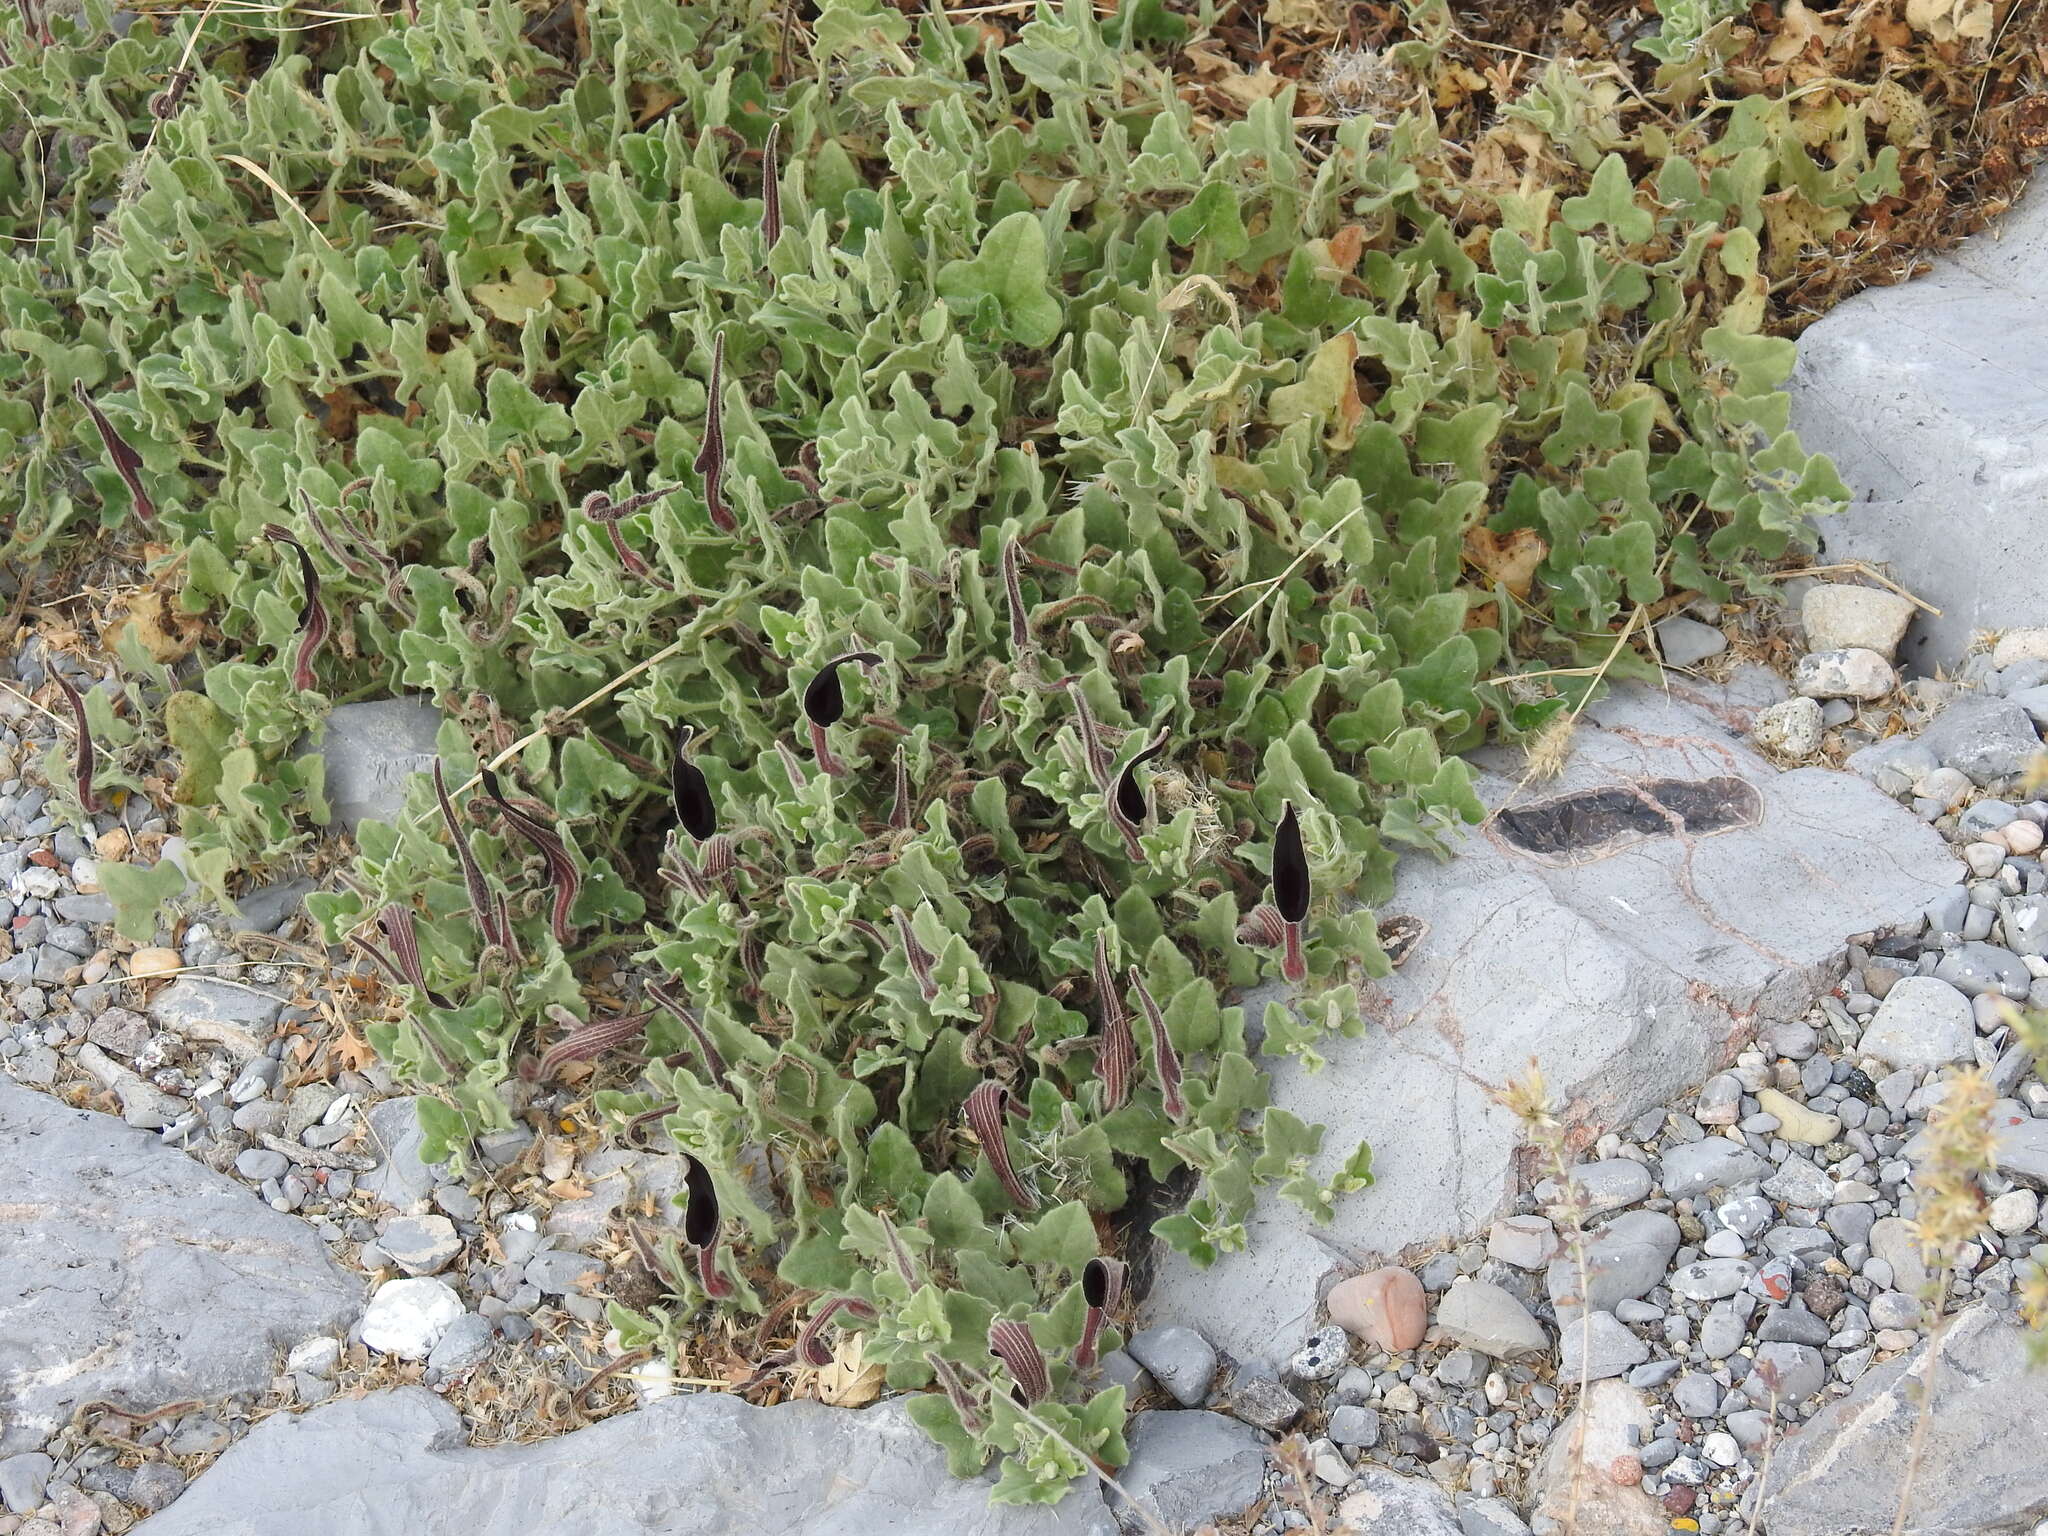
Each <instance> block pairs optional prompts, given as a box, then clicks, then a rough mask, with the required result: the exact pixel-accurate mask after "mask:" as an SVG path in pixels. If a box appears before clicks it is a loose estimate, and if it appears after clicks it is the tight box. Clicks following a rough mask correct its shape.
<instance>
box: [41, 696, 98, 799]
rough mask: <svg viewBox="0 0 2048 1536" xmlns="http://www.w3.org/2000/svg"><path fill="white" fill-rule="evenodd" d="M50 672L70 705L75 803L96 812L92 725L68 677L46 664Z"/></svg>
mask: <svg viewBox="0 0 2048 1536" xmlns="http://www.w3.org/2000/svg"><path fill="white" fill-rule="evenodd" d="M50 676H52V677H54V678H55V679H57V686H58V687H59V688H61V689H63V690H64V697H65V699H66V700H68V701H69V703H70V705H71V722H72V725H73V727H74V728H75V732H74V734H75V735H76V737H77V746H76V748H75V749H74V755H73V757H72V759H71V768H72V779H73V782H74V783H75V784H76V785H77V787H78V804H79V806H80V808H81V809H83V810H84V812H85V813H86V814H87V815H88V816H96V815H98V814H99V812H100V809H101V807H100V797H99V795H98V794H96V793H95V792H94V790H93V787H92V776H93V772H94V770H95V768H96V767H97V765H98V763H99V755H98V753H97V752H96V751H95V749H94V747H93V744H92V727H91V726H90V725H88V724H87V723H86V718H85V699H84V697H83V696H82V695H81V694H80V693H79V691H78V690H77V689H76V688H74V687H72V686H71V679H70V678H68V677H66V676H65V675H64V674H63V673H62V672H59V671H58V670H57V669H56V668H55V667H52V668H50Z"/></svg>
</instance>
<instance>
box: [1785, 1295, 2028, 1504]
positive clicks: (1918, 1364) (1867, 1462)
mask: <svg viewBox="0 0 2048 1536" xmlns="http://www.w3.org/2000/svg"><path fill="white" fill-rule="evenodd" d="M1930 1358H1931V1359H1932V1360H1933V1362H1934V1367H1933V1369H1932V1370H1931V1371H1930V1369H1929V1362H1930ZM1930 1392H1931V1393H1932V1402H1931V1403H1930V1404H1929V1405H1928V1406H1929V1407H1930V1408H1931V1412H1930V1413H1929V1414H1928V1418H1927V1428H1926V1437H1925V1440H1924V1442H1923V1443H1922V1444H1921V1445H1920V1446H1919V1448H1918V1451H1917V1454H1918V1456H1919V1462H1920V1464H1919V1469H1918V1471H1917V1473H1916V1475H1915V1477H1914V1480H1913V1499H1912V1502H1911V1503H1910V1504H1909V1505H1908V1508H1907V1518H1906V1522H1905V1526H1904V1530H1905V1531H1906V1532H1907V1533H1908V1536H1963V1533H1965V1532H1968V1533H1971V1536H2007V1533H2011V1536H2023V1533H2025V1532H2028V1531H2031V1530H2033V1529H2034V1527H2035V1524H2036V1522H2037V1521H2039V1520H2041V1519H2042V1518H2043V1517H2048V1375H2043V1374H2042V1373H2041V1372H2039V1371H2032V1370H2029V1369H2028V1367H2027V1340H2026V1333H2025V1331H2024V1330H2023V1329H2021V1328H2020V1327H2018V1326H2017V1325H2016V1324H2015V1323H2014V1322H2012V1321H2011V1320H2010V1319H2008V1318H2005V1317H2002V1316H2000V1315H1999V1314H1998V1313H1996V1312H1993V1311H1992V1310H1991V1309H1990V1308H1988V1307H1984V1306H1975V1307H1971V1308H1970V1309H1969V1310H1968V1311H1965V1312H1962V1313H1960V1314H1958V1315H1957V1317H1956V1318H1955V1320H1954V1321H1953V1322H1951V1323H1950V1324H1949V1325H1948V1330H1947V1332H1946V1333H1944V1334H1943V1335H1942V1337H1941V1341H1940V1345H1939V1348H1938V1350H1937V1351H1935V1352H1934V1353H1933V1355H1932V1356H1930V1351H1929V1346H1928V1345H1926V1344H1922V1345H1921V1346H1920V1348H1918V1349H1916V1350H1914V1351H1913V1353H1912V1354H1910V1355H1908V1356H1906V1357H1905V1358H1904V1359H1901V1360H1898V1361H1895V1362H1894V1363H1892V1364H1890V1365H1887V1366H1884V1367H1881V1368H1880V1369H1878V1370H1874V1371H1872V1372H1871V1373H1870V1374H1869V1375H1868V1376H1865V1377H1864V1378H1863V1380H1862V1381H1860V1382H1858V1383H1857V1385H1856V1390H1855V1391H1854V1392H1852V1393H1850V1394H1849V1396H1847V1397H1845V1398H1843V1399H1842V1400H1841V1401H1840V1402H1838V1403H1834V1404H1831V1405H1830V1406H1829V1407H1827V1408H1825V1409H1823V1410H1822V1411H1821V1412H1820V1413H1818V1414H1816V1415H1815V1416H1814V1418H1813V1420H1812V1422H1810V1423H1808V1424H1807V1425H1805V1426H1804V1427H1802V1428H1801V1429H1800V1431H1799V1432H1798V1433H1797V1434H1795V1435H1793V1436H1791V1437H1790V1438H1789V1439H1787V1440H1786V1442H1785V1443H1784V1445H1783V1446H1781V1447H1780V1448H1779V1450H1778V1453H1777V1455H1776V1456H1775V1457H1774V1458H1773V1460H1772V1462H1771V1467H1770V1475H1769V1477H1768V1478H1766V1479H1765V1482H1764V1485H1763V1487H1764V1493H1763V1510H1762V1516H1761V1522H1760V1523H1761V1526H1762V1529H1763V1530H1764V1531H1766V1532H1767V1533H1768V1536H1889V1533H1890V1532H1891V1531H1892V1529H1893V1520H1894V1518H1895V1517H1896V1515H1897V1512H1898V1505H1899V1493H1900V1489H1901V1486H1902V1484H1903V1481H1904V1468H1905V1467H1906V1466H1907V1464H1908V1463H1909V1462H1910V1461H1911V1460H1912V1459H1913V1457H1914V1455H1915V1454H1916V1452H1915V1449H1914V1444H1913V1435H1914V1430H1915V1427H1916V1425H1917V1424H1918V1422H1919V1419H1920V1416H1921V1402H1922V1399H1923V1397H1925V1396H1926V1394H1927V1393H1930Z"/></svg>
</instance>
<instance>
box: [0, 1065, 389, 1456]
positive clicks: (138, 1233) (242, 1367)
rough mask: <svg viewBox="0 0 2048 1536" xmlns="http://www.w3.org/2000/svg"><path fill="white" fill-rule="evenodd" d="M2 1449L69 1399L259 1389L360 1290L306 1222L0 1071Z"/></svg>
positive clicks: (155, 1403)
mask: <svg viewBox="0 0 2048 1536" xmlns="http://www.w3.org/2000/svg"><path fill="white" fill-rule="evenodd" d="M0 1169H4V1170H5V1172H4V1174H0V1403H4V1404H5V1405H6V1409H7V1413H6V1418H5V1421H4V1428H0V1454H6V1453H9V1452H12V1451H18V1450H29V1449H33V1448H34V1447H35V1446H36V1445H39V1444H41V1442H42V1441H43V1440H44V1439H45V1438H47V1437H48V1435H49V1433H50V1432H51V1431H52V1430H53V1429H55V1428H56V1427H57V1426H58V1425H59V1424H60V1423H62V1422H63V1421H64V1420H66V1419H68V1418H69V1417H70V1415H71V1413H72V1411H73V1410H74V1409H75V1408H76V1407H77V1406H78V1405H79V1404H81V1403H86V1402H90V1401H92V1400H93V1399H94V1398H99V1397H104V1398H109V1399H111V1400H112V1401H114V1402H116V1403H118V1404H120V1405H121V1406H123V1407H127V1408H133V1409H136V1410H138V1411H146V1410H148V1409H151V1408H156V1407H160V1406H162V1405H163V1404H165V1403H170V1402H175V1401H177V1400H178V1399H180V1398H186V1397H197V1398H214V1397H221V1396H225V1395H226V1394H228V1393H231V1392H245V1391H254V1390H259V1389H261V1388H263V1387H265V1386H267V1385H268V1384H269V1382H270V1379H271V1376H272V1375H273V1373H274V1365H275V1362H274V1360H273V1355H274V1353H275V1351H276V1350H277V1349H279V1348H287V1349H288V1348H290V1347H291V1346H292V1345H295V1344H297V1343H299V1342H300V1341H302V1340H304V1339H306V1338H308V1337H310V1336H312V1335H313V1334H316V1333H323V1332H331V1333H339V1332H342V1331H344V1330H346V1329H347V1327H348V1326H349V1324H350V1323H351V1322H352V1321H353V1320H354V1318H355V1316H356V1314H357V1312H358V1311H360V1310H361V1307H362V1301H363V1287H362V1282H361V1281H360V1280H358V1279H357V1278H355V1277H353V1276H351V1275H349V1274H346V1273H345V1272H343V1271H342V1270H341V1269H339V1268H338V1267H337V1266H336V1265H335V1263H334V1261H333V1260H332V1259H330V1258H329V1257H328V1255H327V1249H326V1245H325V1244H324V1243H322V1242H321V1241H320V1239H319V1237H318V1236H317V1235H315V1233H314V1231H313V1229H312V1228H311V1227H310V1226H308V1225H307V1224H306V1223H304V1222H302V1221H300V1220H299V1219H298V1218H296V1217H293V1216H287V1215H284V1214H281V1213H280V1212H277V1211H273V1210H272V1209H270V1207H269V1206H267V1205H265V1204H264V1203H263V1201H262V1200H261V1199H259V1198H258V1197H257V1196H256V1195H255V1193H254V1192H252V1191H251V1190H250V1189H249V1188H248V1187H247V1186H245V1185H243V1184H240V1183H238V1182H236V1181H235V1180H233V1179H229V1178H227V1177H224V1176H223V1175H221V1174H217V1173H215V1172H213V1171H212V1170H211V1169H209V1168H207V1167H206V1166H205V1165H203V1164H201V1163H198V1162H195V1161H194V1160H193V1159H191V1158H190V1157H187V1156H186V1155H185V1154H184V1153H183V1152H180V1151H178V1150H177V1149H176V1148H174V1147H169V1146H166V1145H165V1144H164V1143H163V1142H161V1141H159V1140H158V1139H157V1138H156V1137H154V1136H152V1135H150V1134H149V1133H148V1132H146V1131H140V1130H136V1129H134V1128H132V1127H130V1126H126V1125H123V1124H122V1123H121V1122H120V1121H119V1120H116V1119H114V1118H112V1117H111V1116H108V1115H100V1114H94V1113H92V1112H90V1111H87V1110H78V1109H70V1108H68V1107H66V1106H65V1105H64V1104H62V1103H61V1102H59V1101H58V1100H56V1099H54V1098H51V1097H49V1096H48V1095H46V1094H41V1093H37V1092H35V1091H33V1090H32V1089H28V1088H23V1087H20V1086H18V1085H17V1084H14V1083H12V1082H9V1081H7V1080H6V1079H4V1078H0Z"/></svg>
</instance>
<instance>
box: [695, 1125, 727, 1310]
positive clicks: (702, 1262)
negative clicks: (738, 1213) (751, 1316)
mask: <svg viewBox="0 0 2048 1536" xmlns="http://www.w3.org/2000/svg"><path fill="white" fill-rule="evenodd" d="M683 1187H684V1189H685V1191H686V1192H687V1201H686V1203H685V1205H684V1207H683V1241H684V1242H686V1243H688V1244H689V1245H690V1246H691V1247H692V1248H694V1249H696V1250H697V1279H698V1282H699V1283H700V1284H701V1285H702V1286H703V1287H704V1294H705V1295H706V1296H709V1297H710V1298H711V1299H712V1300H713V1301H719V1300H722V1299H723V1298H725V1297H727V1296H730V1295H731V1294H732V1282H731V1281H730V1280H728V1279H726V1277H725V1276H724V1275H722V1274H720V1273H719V1271H718V1229H719V1225H720V1220H719V1212H718V1188H717V1186H716V1185H714V1184H713V1183H712V1182H711V1171H710V1170H709V1169H708V1168H706V1167H705V1166H704V1165H703V1164H702V1163H700V1162H698V1161H697V1159H696V1158H694V1157H691V1156H690V1155H689V1154H688V1153H687V1152H686V1153H684V1154H683Z"/></svg>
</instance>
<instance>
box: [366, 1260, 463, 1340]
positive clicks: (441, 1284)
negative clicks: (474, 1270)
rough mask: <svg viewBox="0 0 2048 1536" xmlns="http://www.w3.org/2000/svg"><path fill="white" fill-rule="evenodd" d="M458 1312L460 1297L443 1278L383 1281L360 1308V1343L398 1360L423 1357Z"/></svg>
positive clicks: (461, 1310)
mask: <svg viewBox="0 0 2048 1536" xmlns="http://www.w3.org/2000/svg"><path fill="white" fill-rule="evenodd" d="M462 1313H463V1306H462V1298H461V1297H460V1296H458V1295H456V1294H455V1289H454V1287H452V1286H451V1285H449V1284H448V1283H447V1282H446V1281H445V1280H435V1279H433V1278H431V1277H425V1276H423V1277H420V1278H417V1279H410V1280H386V1281H385V1282H384V1283H383V1284H382V1285H380V1286H378V1287H377V1294H376V1295H375V1296H372V1297H371V1298H370V1305H369V1306H368V1307H367V1308H365V1309H364V1311H363V1329H362V1334H363V1342H364V1343H365V1344H367V1345H369V1346H370V1348H372V1349H374V1350H378V1351H380V1352H382V1353H384V1354H387V1355H396V1356H398V1358H399V1359H401V1360H424V1359H426V1358H427V1356H428V1355H430V1354H432V1353H433V1350H434V1346H435V1345H436V1344H438V1343H440V1342H441V1335H442V1334H444V1333H446V1332H447V1331H448V1330H449V1329H450V1328H452V1327H454V1326H455V1320H456V1319H457V1318H458V1317H460V1316H462Z"/></svg>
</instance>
